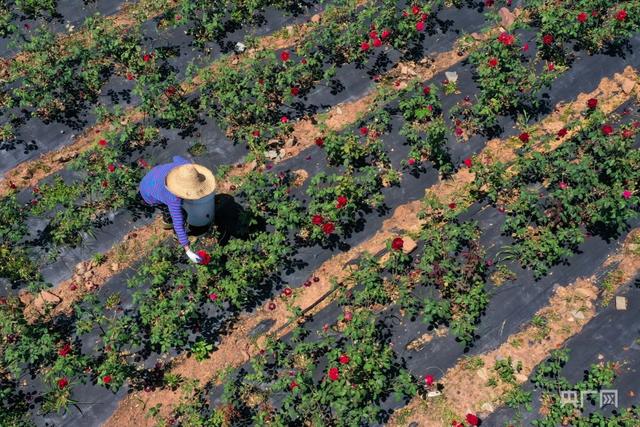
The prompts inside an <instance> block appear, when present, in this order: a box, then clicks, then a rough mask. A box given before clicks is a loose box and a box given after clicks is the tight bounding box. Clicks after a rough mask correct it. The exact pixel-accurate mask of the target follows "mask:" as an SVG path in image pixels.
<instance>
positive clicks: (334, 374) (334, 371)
mask: <svg viewBox="0 0 640 427" xmlns="http://www.w3.org/2000/svg"><path fill="white" fill-rule="evenodd" d="M329 378H330V379H331V381H337V380H338V379H340V371H338V368H330V369H329Z"/></svg>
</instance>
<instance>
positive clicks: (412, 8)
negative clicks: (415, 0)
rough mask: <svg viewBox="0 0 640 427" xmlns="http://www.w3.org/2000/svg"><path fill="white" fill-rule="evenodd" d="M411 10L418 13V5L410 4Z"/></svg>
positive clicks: (415, 13)
mask: <svg viewBox="0 0 640 427" xmlns="http://www.w3.org/2000/svg"><path fill="white" fill-rule="evenodd" d="M411 12H412V13H413V14H414V15H417V14H419V13H420V6H417V5H415V4H414V5H413V6H411Z"/></svg>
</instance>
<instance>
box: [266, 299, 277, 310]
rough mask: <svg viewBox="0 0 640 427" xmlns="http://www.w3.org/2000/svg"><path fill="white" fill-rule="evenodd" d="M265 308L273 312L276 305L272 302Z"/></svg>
mask: <svg viewBox="0 0 640 427" xmlns="http://www.w3.org/2000/svg"><path fill="white" fill-rule="evenodd" d="M267 308H268V309H269V310H271V311H273V310H275V309H276V303H275V302H273V301H272V302H270V303H269V304H268V305H267Z"/></svg>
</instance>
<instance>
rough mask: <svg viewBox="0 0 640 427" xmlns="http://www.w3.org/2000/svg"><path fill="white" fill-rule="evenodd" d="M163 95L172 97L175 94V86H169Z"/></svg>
mask: <svg viewBox="0 0 640 427" xmlns="http://www.w3.org/2000/svg"><path fill="white" fill-rule="evenodd" d="M164 94H165V95H167V96H173V95H175V94H176V88H175V86H169V87H168V88H167V89H166V90H165V91H164Z"/></svg>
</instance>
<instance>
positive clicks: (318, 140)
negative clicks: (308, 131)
mask: <svg viewBox="0 0 640 427" xmlns="http://www.w3.org/2000/svg"><path fill="white" fill-rule="evenodd" d="M316 145H317V146H318V147H324V138H322V137H321V136H319V137H317V138H316Z"/></svg>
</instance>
